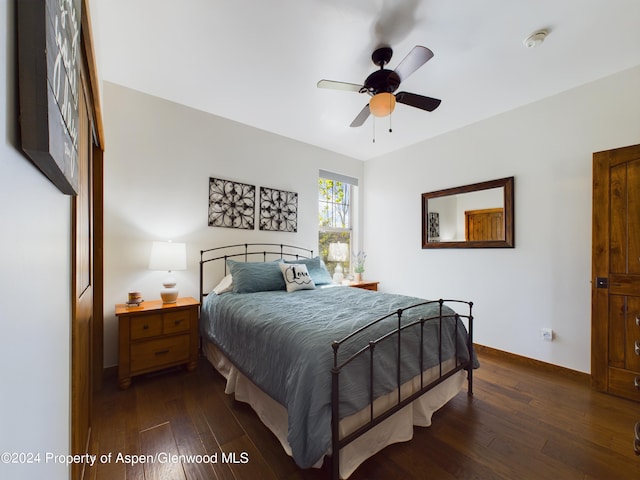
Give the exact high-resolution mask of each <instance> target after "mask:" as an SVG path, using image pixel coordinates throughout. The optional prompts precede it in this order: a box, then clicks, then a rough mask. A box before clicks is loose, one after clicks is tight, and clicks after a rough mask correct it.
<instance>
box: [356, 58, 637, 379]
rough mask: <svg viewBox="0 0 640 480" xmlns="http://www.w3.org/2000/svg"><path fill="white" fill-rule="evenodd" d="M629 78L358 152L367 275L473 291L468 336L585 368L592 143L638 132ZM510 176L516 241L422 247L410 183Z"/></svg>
mask: <svg viewBox="0 0 640 480" xmlns="http://www.w3.org/2000/svg"><path fill="white" fill-rule="evenodd" d="M638 85H640V68H634V69H632V70H629V71H626V72H623V73H620V74H618V75H615V76H612V77H609V78H606V79H602V80H600V81H597V82H594V83H591V84H587V85H584V86H582V87H580V88H576V89H574V90H570V91H567V92H564V93H562V94H559V95H557V96H554V97H551V98H548V99H545V100H543V101H540V102H537V103H535V104H531V105H528V106H525V107H522V108H519V109H517V110H514V111H511V112H507V113H504V114H502V115H499V116H496V117H494V118H491V119H488V120H485V121H483V122H480V123H477V124H474V125H470V126H468V127H466V128H463V129H460V130H458V131H455V132H451V133H449V134H446V135H442V136H440V137H437V138H434V139H432V140H429V141H426V142H423V143H420V144H417V145H414V146H411V147H409V148H406V149H404V150H402V151H400V152H396V153H394V154H391V155H387V156H385V157H382V158H378V159H375V160H371V161H368V162H366V164H365V181H366V185H367V187H366V190H365V194H364V203H365V205H366V209H365V212H364V226H365V228H364V248H365V250H366V251H367V254H368V257H367V277H368V278H375V279H377V280H380V281H381V282H382V283H381V284H380V288H381V289H382V290H387V291H394V292H402V293H409V294H414V295H416V296H422V297H425V296H426V297H429V298H439V297H449V298H452V297H453V298H462V299H469V300H473V301H474V302H475V307H474V309H475V317H476V324H475V326H476V328H475V340H476V342H477V343H480V344H484V345H487V346H491V347H494V348H498V349H501V350H505V351H509V352H514V353H516V354H519V355H523V356H526V357H530V358H535V359H539V360H542V361H545V362H549V363H553V364H557V365H561V366H565V367H568V368H571V369H575V370H579V371H583V372H588V371H589V370H590V342H591V335H590V321H591V320H590V288H591V284H590V276H591V187H592V185H591V182H592V174H591V168H592V153H593V152H595V151H601V150H606V149H610V148H616V147H621V146H626V145H631V144H636V143H640V89H639V88H638ZM440 108H446V99H445V100H444V101H443V104H442V106H441V107H440ZM434 114H437V111H436V112H434ZM511 175H513V176H515V229H516V231H515V242H516V248H515V249H497V250H496V249H468V250H460V249H453V250H422V249H421V235H420V229H421V222H420V215H421V210H420V208H421V207H420V194H421V193H423V192H428V191H434V190H440V189H443V188H449V187H455V186H460V185H466V184H470V183H476V182H480V181H484V180H492V179H496V178H502V177H507V176H511ZM380 219H384V220H383V221H381V220H380ZM542 327H551V328H553V329H554V331H555V333H556V335H557V337H556V340H555V341H553V342H546V341H544V340H542V339H541V338H540V335H539V331H540V329H541V328H542Z"/></svg>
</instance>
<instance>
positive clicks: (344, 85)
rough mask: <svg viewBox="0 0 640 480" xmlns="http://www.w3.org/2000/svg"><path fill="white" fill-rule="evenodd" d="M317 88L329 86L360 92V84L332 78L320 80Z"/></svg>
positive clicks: (335, 88) (334, 88)
mask: <svg viewBox="0 0 640 480" xmlns="http://www.w3.org/2000/svg"><path fill="white" fill-rule="evenodd" d="M318 88H331V89H333V90H346V91H348V92H360V89H361V88H364V87H363V86H362V85H356V84H355V83H347V82H336V81H334V80H320V81H319V82H318Z"/></svg>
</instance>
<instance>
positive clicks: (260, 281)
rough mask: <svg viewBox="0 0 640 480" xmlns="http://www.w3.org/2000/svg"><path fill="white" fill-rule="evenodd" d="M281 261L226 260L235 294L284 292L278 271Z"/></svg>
mask: <svg viewBox="0 0 640 480" xmlns="http://www.w3.org/2000/svg"><path fill="white" fill-rule="evenodd" d="M280 263H282V261H281V260H277V261H275V262H248V263H245V262H237V261H235V260H227V265H228V267H229V272H230V273H231V277H232V278H233V291H234V292H235V293H251V292H268V291H271V290H284V289H285V288H286V287H285V284H284V278H282V272H281V271H280V266H279V265H280Z"/></svg>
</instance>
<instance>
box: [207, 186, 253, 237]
mask: <svg viewBox="0 0 640 480" xmlns="http://www.w3.org/2000/svg"><path fill="white" fill-rule="evenodd" d="M255 203H256V187H255V186H254V185H247V184H246V183H239V182H233V181H230V180H223V179H221V178H209V226H210V227H227V228H242V229H245V230H253V228H254V222H255V220H254V218H255Z"/></svg>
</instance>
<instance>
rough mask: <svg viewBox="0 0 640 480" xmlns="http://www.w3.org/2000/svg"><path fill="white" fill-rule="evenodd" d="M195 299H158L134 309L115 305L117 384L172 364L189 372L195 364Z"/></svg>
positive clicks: (196, 302)
mask: <svg viewBox="0 0 640 480" xmlns="http://www.w3.org/2000/svg"><path fill="white" fill-rule="evenodd" d="M199 307H200V302H198V301H197V300H196V299H195V298H191V297H183V298H178V300H177V301H176V302H175V303H169V304H166V303H163V302H162V300H151V301H149V302H142V304H140V305H138V306H131V305H126V304H119V305H116V316H117V317H118V385H119V386H120V388H128V387H129V386H130V385H131V377H133V376H135V375H142V374H145V373H150V372H153V371H155V370H161V369H164V368H167V367H173V366H176V365H184V367H185V369H186V370H187V371H189V372H191V371H193V370H194V369H195V368H196V367H197V365H198V348H199V342H198V339H199V335H198V333H199V332H198V309H199Z"/></svg>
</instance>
